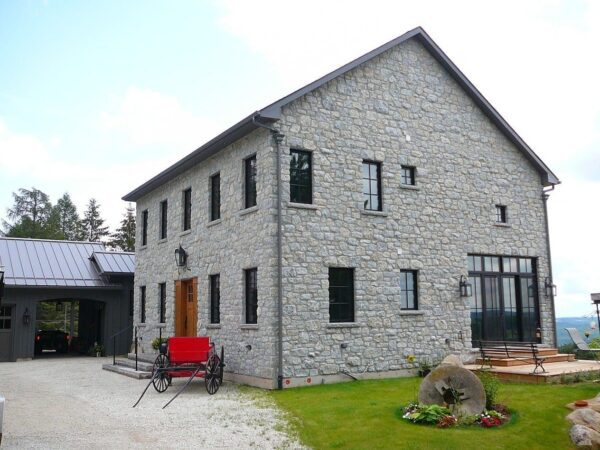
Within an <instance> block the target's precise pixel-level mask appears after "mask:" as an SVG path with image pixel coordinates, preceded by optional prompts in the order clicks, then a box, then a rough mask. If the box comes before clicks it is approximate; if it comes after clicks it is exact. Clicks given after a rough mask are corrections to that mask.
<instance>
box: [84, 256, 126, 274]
mask: <svg viewBox="0 0 600 450" xmlns="http://www.w3.org/2000/svg"><path fill="white" fill-rule="evenodd" d="M90 259H91V260H92V261H94V262H95V263H96V265H97V267H98V269H99V270H100V274H101V275H131V274H133V272H134V270H135V253H130V252H94V253H92V256H90Z"/></svg>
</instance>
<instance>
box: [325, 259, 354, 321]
mask: <svg viewBox="0 0 600 450" xmlns="http://www.w3.org/2000/svg"><path fill="white" fill-rule="evenodd" d="M329 322H331V323H335V322H354V269H346V268H339V267H330V268H329Z"/></svg>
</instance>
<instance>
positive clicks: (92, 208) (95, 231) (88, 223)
mask: <svg viewBox="0 0 600 450" xmlns="http://www.w3.org/2000/svg"><path fill="white" fill-rule="evenodd" d="M81 224H82V226H83V231H84V238H85V239H86V240H88V241H90V242H100V241H101V240H102V238H103V237H105V236H108V234H109V233H108V227H105V226H103V225H104V219H102V218H101V217H100V204H99V203H98V202H97V201H96V199H94V198H92V199H90V201H89V203H88V205H87V209H86V210H85V212H84V213H83V220H82V221H81Z"/></svg>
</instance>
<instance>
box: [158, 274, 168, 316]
mask: <svg viewBox="0 0 600 450" xmlns="http://www.w3.org/2000/svg"><path fill="white" fill-rule="evenodd" d="M166 310H167V283H159V284H158V318H159V322H160V323H166V322H167V321H166V318H165V314H166Z"/></svg>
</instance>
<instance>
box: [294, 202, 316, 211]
mask: <svg viewBox="0 0 600 450" xmlns="http://www.w3.org/2000/svg"><path fill="white" fill-rule="evenodd" d="M287 206H288V208H297V209H313V210H315V209H319V207H318V206H317V205H314V204H312V203H295V202H288V204H287Z"/></svg>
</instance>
